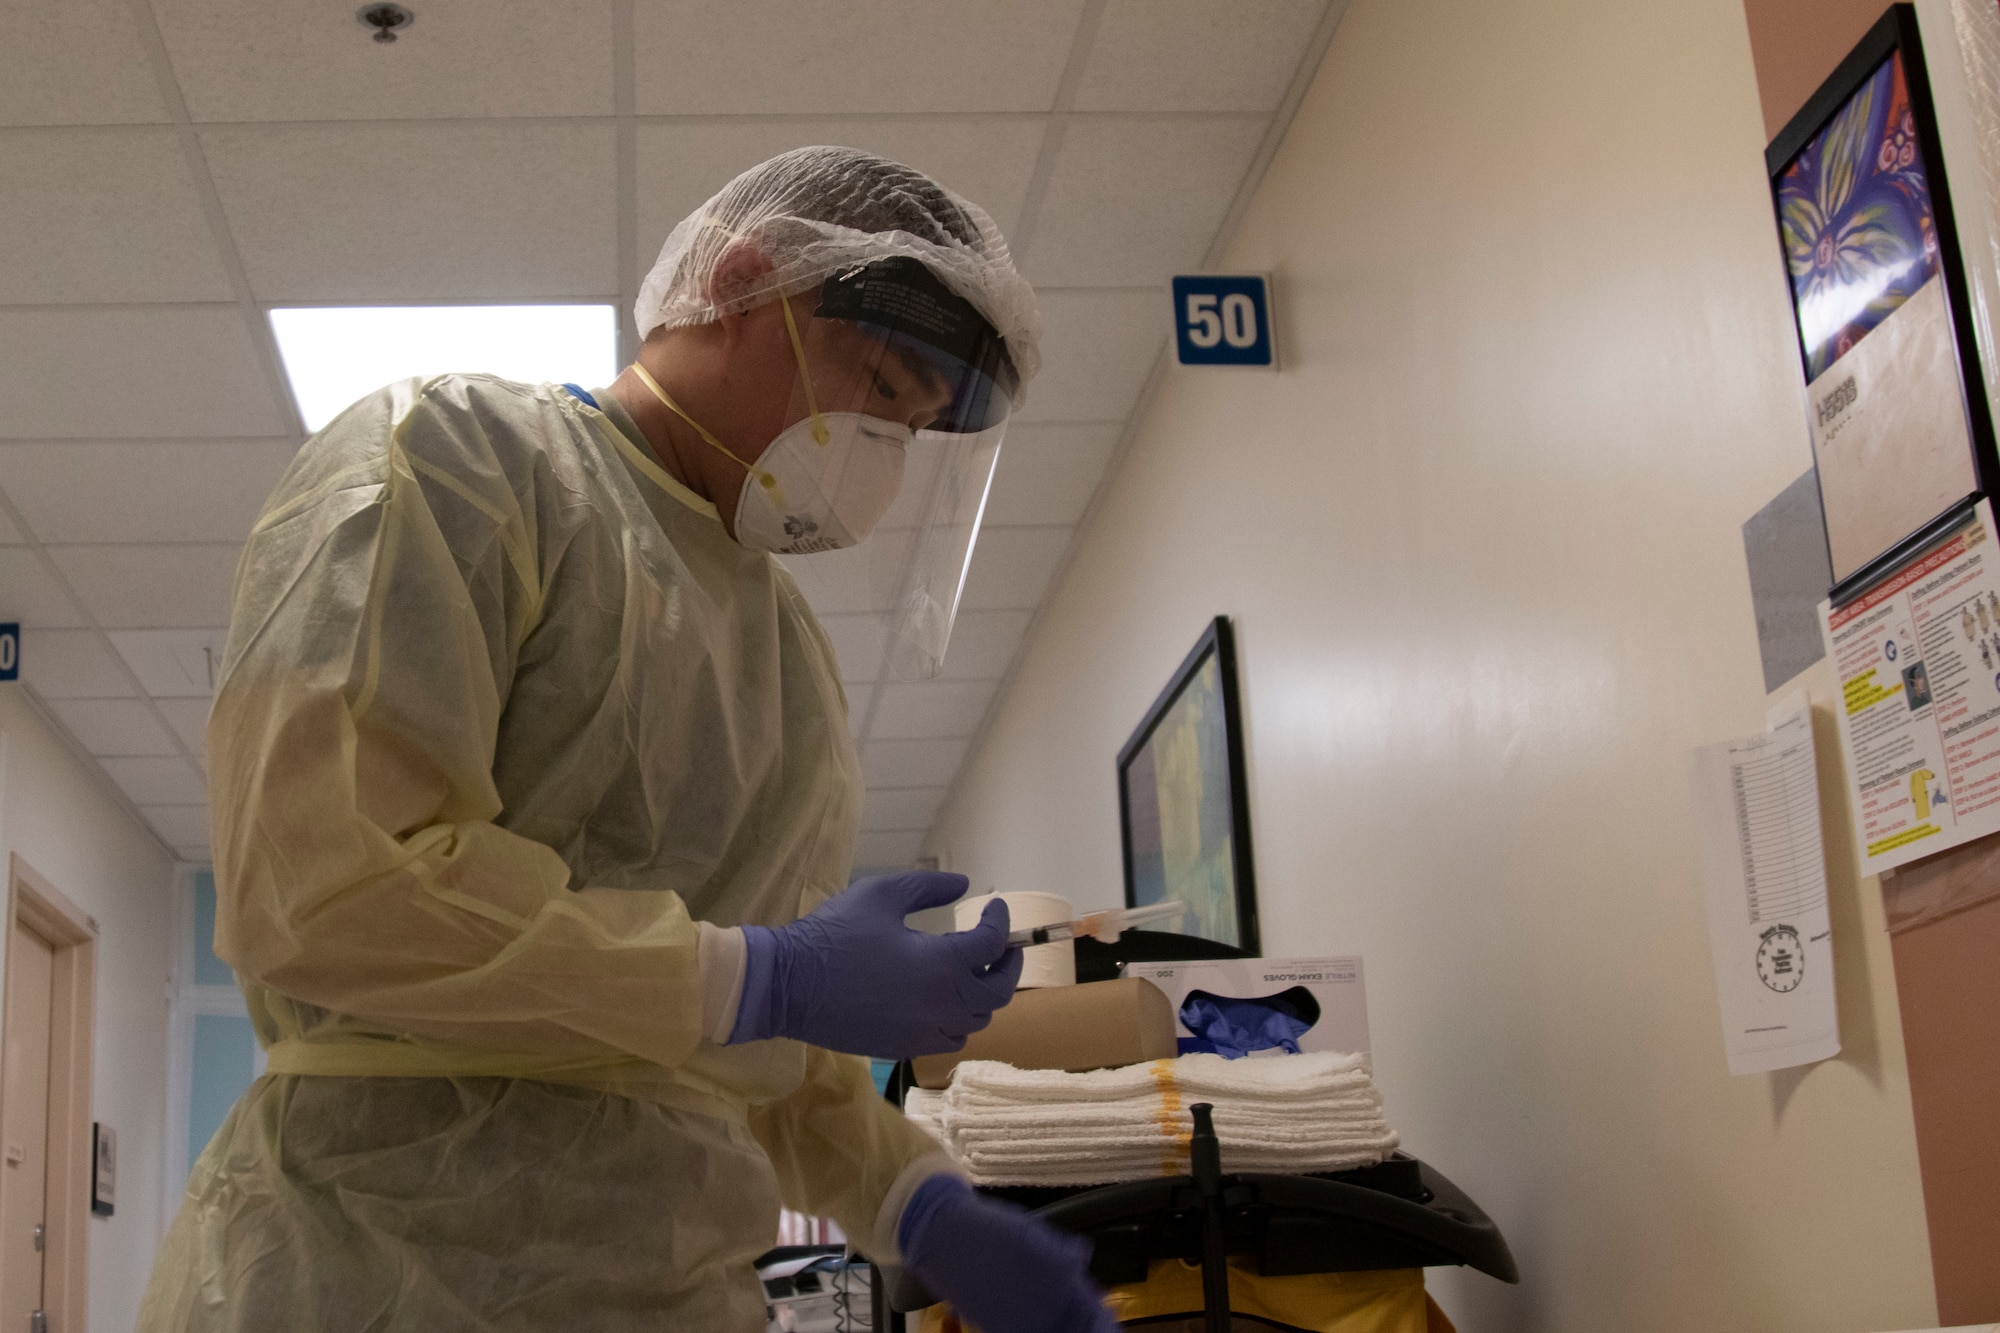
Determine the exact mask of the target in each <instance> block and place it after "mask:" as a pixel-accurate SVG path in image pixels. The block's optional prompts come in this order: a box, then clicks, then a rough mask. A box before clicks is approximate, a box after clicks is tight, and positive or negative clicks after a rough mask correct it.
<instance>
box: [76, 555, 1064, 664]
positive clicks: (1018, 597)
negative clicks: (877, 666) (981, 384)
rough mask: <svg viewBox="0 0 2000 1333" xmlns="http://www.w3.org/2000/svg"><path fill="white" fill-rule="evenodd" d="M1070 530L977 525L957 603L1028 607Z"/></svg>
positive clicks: (1037, 599) (1051, 572)
mask: <svg viewBox="0 0 2000 1333" xmlns="http://www.w3.org/2000/svg"><path fill="white" fill-rule="evenodd" d="M1075 532H1076V529H1075V528H1067V527H1063V528H993V527H989V528H985V529H982V530H981V532H980V534H979V548H978V550H977V551H975V552H974V553H973V557H972V571H971V572H970V573H968V574H967V575H966V576H965V595H964V597H963V598H962V599H961V601H960V605H962V606H964V607H965V609H967V610H969V611H1031V610H1033V609H1034V608H1035V607H1036V606H1038V605H1040V604H1041V600H1042V594H1043V593H1044V592H1046V591H1047V590H1048V586H1049V580H1050V579H1051V578H1053V577H1054V576H1055V572H1056V566H1057V565H1059V564H1061V563H1062V558H1063V556H1064V554H1066V553H1067V552H1068V550H1069V543H1070V538H1071V537H1072V536H1074V535H1075ZM79 591H81V590H79ZM86 600H87V599H86ZM947 656H949V653H948V652H947Z"/></svg>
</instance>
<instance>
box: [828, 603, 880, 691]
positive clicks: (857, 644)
mask: <svg viewBox="0 0 2000 1333" xmlns="http://www.w3.org/2000/svg"><path fill="white" fill-rule="evenodd" d="M817 619H818V620H819V627H820V628H821V629H823V630H825V631H826V637H827V638H828V640H830V641H831V642H832V644H833V655H834V657H835V659H837V660H838V661H839V663H840V678H841V679H842V680H843V681H847V682H849V683H850V684H861V683H866V682H868V681H872V680H874V679H875V678H876V677H878V676H880V675H881V674H882V620H881V618H880V617H879V616H872V615H845V616H819V617H817ZM850 702H852V701H850Z"/></svg>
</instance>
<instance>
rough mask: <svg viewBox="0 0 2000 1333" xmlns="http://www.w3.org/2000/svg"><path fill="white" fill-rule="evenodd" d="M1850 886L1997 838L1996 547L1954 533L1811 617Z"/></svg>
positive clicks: (1970, 526)
mask: <svg viewBox="0 0 2000 1333" xmlns="http://www.w3.org/2000/svg"><path fill="white" fill-rule="evenodd" d="M1820 625H1821V628H1822V630H1823V631H1824V632H1825V634H1826V644H1827V655H1828V656H1829V657H1831V658H1832V659H1833V663H1834V667H1835V669H1836V671H1837V672H1838V674H1839V679H1840V690H1841V699H1840V703H1839V705H1838V707H1837V709H1836V711H1837V713H1838V715H1839V718H1840V739H1841V745H1842V749H1843V750H1844V751H1845V752H1846V753H1845V758H1846V764H1847V799H1848V804H1849V806H1850V807H1851V808H1852V810H1853V818H1854V822H1855V834H1856V840H1857V841H1858V842H1859V843H1860V845H1861V866H1860V869H1861V873H1862V874H1864V875H1872V874H1875V873H1877V872H1878V871H1883V870H1888V869H1890V868H1891V867H1894V866H1899V865H1901V864H1903V863H1904V862H1906V861H1914V860H1916V859H1917V858H1919V857H1923V856H1931V855H1934V854H1935V853H1937V852H1941V851H1943V850H1944V849H1945V848H1947V847H1955V846H1957V845H1958V844H1959V843H1962V842H1969V841H1970V840H1972V839H1973V838H1978V837H1983V836H1985V835H1986V834H1988V833H1993V832H1996V831H2000V542H1996V541H1995V540H1994V527H1993V508H1992V505H1991V504H1990V503H1989V502H1987V501H1985V500H1981V501H1980V502H1979V506H1978V508H1977V509H1976V510H1974V511H1973V514H1972V515H1971V517H1970V518H1968V519H1967V520H1966V522H1965V524H1964V525H1963V526H1961V527H1959V528H1958V529H1957V530H1955V531H1954V532H1952V533H1950V534H1949V535H1948V536H1946V537H1944V538H1943V539H1941V540H1940V541H1938V542H1937V543H1936V544H1935V545H1933V546H1931V547H1930V548H1928V549H1927V550H1925V551H1923V552H1921V553H1920V554H1918V555H1917V556H1915V557H1914V558H1912V559H1911V560H1910V561H1908V562H1907V563H1906V564H1905V565H1904V566H1903V567H1902V568H1901V569H1900V570H1898V571H1896V572H1895V573H1894V574H1891V575H1890V576H1889V577H1887V578H1885V579H1884V580H1882V582H1881V583H1879V584H1877V585H1876V586H1875V587H1873V588H1870V589H1869V590H1868V591H1867V592H1865V593H1863V594H1862V595H1861V596H1859V597H1857V598H1855V599H1854V600H1853V601H1851V602H1849V603H1848V604H1847V605H1845V606H1842V607H1840V608H1839V609H1837V610H1836V609H1834V608H1833V607H1832V606H1831V605H1829V604H1828V603H1824V602H1822V603H1821V604H1820Z"/></svg>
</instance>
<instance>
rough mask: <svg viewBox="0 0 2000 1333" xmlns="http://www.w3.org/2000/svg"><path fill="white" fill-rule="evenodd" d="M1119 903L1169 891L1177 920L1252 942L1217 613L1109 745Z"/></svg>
mask: <svg viewBox="0 0 2000 1333" xmlns="http://www.w3.org/2000/svg"><path fill="white" fill-rule="evenodd" d="M1118 814H1119V822H1120V825H1121V831H1122V839H1123V843H1124V850H1125V905H1126V906H1127V907H1144V906H1146V905H1148V904H1151V903H1159V902H1167V901H1169V900H1179V901H1180V902H1182V903H1185V904H1186V905H1187V908H1188V911H1187V916H1186V917H1185V918H1184V919H1183V921H1182V922H1181V923H1180V924H1179V925H1178V926H1176V925H1174V924H1173V923H1171V922H1169V923H1164V924H1162V925H1159V926H1155V927H1153V928H1154V929H1160V930H1178V931H1179V932H1181V933H1184V934H1188V935H1195V936H1199V937H1200V938H1202V939H1205V940H1211V941H1213V942H1215V943H1217V944H1226V945H1229V946H1231V947H1232V948H1237V949H1241V950H1243V951H1244V952H1245V953H1246V954H1250V955H1256V954H1258V953H1260V952H1261V948H1260V944H1259V941H1258V936H1257V890H1256V881H1255V878H1254V876H1253V875H1252V872H1251V864H1250V803H1249V797H1248V793H1247V791H1246V788H1245V781H1244V764H1243V724H1242V709H1241V705H1240V704H1239V702H1238V699H1237V684H1236V646H1235V640H1234V636H1233V635H1232V634H1231V632H1230V627H1229V620H1228V618H1227V617H1226V616H1217V617H1216V618H1215V619H1214V620H1213V621H1211V622H1210V623H1209V626H1208V628H1207V629H1206V630H1204V631H1203V632H1202V636H1201V638H1200V639H1199V640H1197V641H1196V643H1195V645H1194V649H1193V651H1191V652H1190V653H1188V655H1187V657H1186V659H1185V660H1183V661H1182V662H1181V664H1180V667H1179V668H1178V669H1177V670H1176V671H1175V672H1174V675H1173V679H1172V680H1170V681H1169V682H1168V683H1167V688H1166V689H1164V690H1162V691H1161V692H1160V697H1159V698H1158V699H1155V700H1154V701H1153V706H1152V707H1151V708H1150V709H1148V710H1147V712H1146V716H1145V719H1144V720H1143V721H1141V722H1140V723H1139V727H1138V729H1137V730H1136V731H1134V732H1133V733H1132V738H1131V739H1130V740H1128V741H1126V742H1125V748H1124V749H1122V750H1120V751H1119V753H1118Z"/></svg>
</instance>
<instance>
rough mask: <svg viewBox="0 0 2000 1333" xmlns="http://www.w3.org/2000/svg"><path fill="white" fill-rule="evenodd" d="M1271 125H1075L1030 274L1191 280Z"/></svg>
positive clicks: (1082, 121) (1060, 279)
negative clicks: (1189, 275)
mask: <svg viewBox="0 0 2000 1333" xmlns="http://www.w3.org/2000/svg"><path fill="white" fill-rule="evenodd" d="M1266 123H1267V122H1266V121H1265V120H1263V119H1261V118H1260V119H1254V120H1253V119H1244V118H1239V117H1230V118H1226V119H1225V118H1209V117H1177V118H1174V119H1170V120H1160V119H1156V118H1152V117H1124V116H1105V117H1091V116H1083V117H1078V118H1076V119H1074V120H1072V121H1071V122H1070V125H1069V131H1068V133H1067V134H1065V135H1064V136H1063V142H1062V151H1061V152H1060V153H1059V154H1058V155H1057V157H1056V167H1055V172H1054V173H1053V174H1052V175H1051V176H1050V177H1049V188H1048V193H1047V194H1046V195H1045V196H1044V197H1043V200H1042V209H1041V213H1040V214H1039V216H1038V219H1037V221H1036V223H1035V237H1034V243H1033V245H1032V246H1031V247H1030V248H1029V250H1028V253H1027V258H1026V261H1025V263H1024V265H1023V271H1024V272H1025V273H1026V274H1027V275H1028V277H1029V279H1030V280H1032V281H1034V282H1036V283H1040V284H1046V285H1048V286H1053V287H1116V286H1137V285H1140V284H1146V283H1152V284H1158V285H1160V286H1162V287H1164V286H1165V284H1166V282H1167V279H1168V278H1170V277H1172V276H1173V275H1174V274H1175V273H1186V272H1190V271H1192V270H1193V269H1194V268H1196V267H1197V266H1199V265H1200V263H1201V259H1202V256H1203V255H1204V254H1206V253H1207V252H1208V247H1209V243H1210V242H1211V241H1213V240H1214V239H1215V231H1216V228H1217V227H1218V226H1220V225H1221V223H1222V216H1223V214H1224V213H1226V212H1228V211H1229V205H1230V202H1231V201H1232V200H1234V199H1235V197H1236V191H1237V187H1238V186H1239V185H1240V184H1241V183H1242V180H1243V177H1244V173H1245V172H1247V171H1248V170H1249V167H1250V159H1251V157H1252V156H1253V155H1254V154H1255V153H1256V151H1257V145H1258V143H1259V142H1260V141H1261V140H1262V139H1263V137H1264V129H1265V126H1266ZM1162 309H1163V310H1164V306H1163V307H1162Z"/></svg>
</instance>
